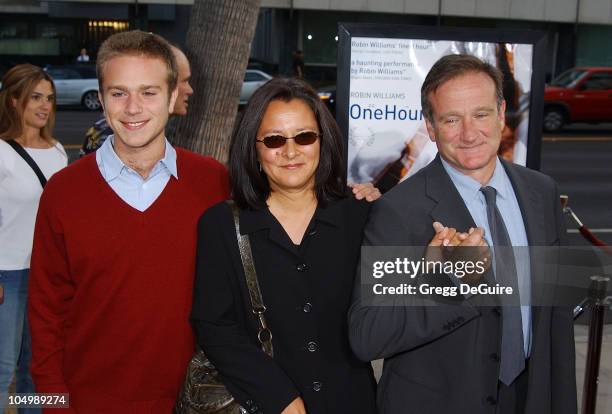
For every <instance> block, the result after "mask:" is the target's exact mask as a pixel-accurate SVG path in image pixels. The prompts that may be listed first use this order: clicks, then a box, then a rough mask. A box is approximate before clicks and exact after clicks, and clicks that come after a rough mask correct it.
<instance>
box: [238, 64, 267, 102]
mask: <svg viewBox="0 0 612 414" xmlns="http://www.w3.org/2000/svg"><path fill="white" fill-rule="evenodd" d="M270 79H272V76H270V75H268V74H267V73H266V72H262V71H260V70H256V69H247V70H246V72H245V73H244V82H243V83H242V89H241V90H240V105H244V104H246V103H247V102H248V101H249V99H250V98H251V95H253V92H255V91H256V90H257V89H258V88H259V87H260V86H261V85H263V84H264V83H266V82H267V81H269V80H270Z"/></svg>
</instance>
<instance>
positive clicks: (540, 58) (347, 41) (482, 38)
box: [336, 22, 547, 170]
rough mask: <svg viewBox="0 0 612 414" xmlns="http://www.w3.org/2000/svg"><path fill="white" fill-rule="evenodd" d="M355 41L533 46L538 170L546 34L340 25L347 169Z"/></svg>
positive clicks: (533, 153) (532, 134)
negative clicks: (416, 41) (421, 41)
mask: <svg viewBox="0 0 612 414" xmlns="http://www.w3.org/2000/svg"><path fill="white" fill-rule="evenodd" d="M353 37H372V38H391V39H423V40H432V41H439V40H448V41H453V40H454V41H463V42H470V41H471V42H489V43H523V44H531V45H532V46H533V58H532V73H531V91H530V96H529V128H528V134H527V159H526V166H527V167H528V168H531V169H534V170H539V169H540V157H541V146H542V118H543V116H542V115H543V110H544V84H545V64H546V62H545V56H546V43H547V42H546V32H543V31H536V30H521V31H518V30H508V29H485V28H462V27H432V26H411V25H400V24H379V23H346V22H340V23H338V58H337V67H338V77H337V88H336V99H337V100H336V120H337V121H338V125H339V126H340V130H341V131H342V133H343V134H344V157H345V158H344V159H345V166H346V164H347V162H348V135H349V134H348V132H349V103H350V96H349V94H350V76H351V39H352V38H353Z"/></svg>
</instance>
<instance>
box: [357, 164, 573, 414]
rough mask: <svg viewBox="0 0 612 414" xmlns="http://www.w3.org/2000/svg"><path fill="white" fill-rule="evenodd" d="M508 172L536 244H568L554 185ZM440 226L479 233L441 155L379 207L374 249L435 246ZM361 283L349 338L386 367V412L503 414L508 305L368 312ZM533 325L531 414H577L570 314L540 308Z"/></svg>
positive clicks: (369, 228) (370, 237)
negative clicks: (499, 412) (500, 396)
mask: <svg viewBox="0 0 612 414" xmlns="http://www.w3.org/2000/svg"><path fill="white" fill-rule="evenodd" d="M503 166H504V168H505V170H506V172H507V174H508V176H509V178H510V181H511V182H512V185H513V188H514V192H515V193H516V197H517V199H518V202H519V205H520V207H521V212H522V216H523V220H524V224H525V230H526V233H527V238H528V241H529V245H530V246H554V245H559V244H562V243H563V239H564V237H565V224H564V220H563V216H562V211H561V205H560V202H559V195H558V192H557V187H556V184H555V183H554V181H553V180H552V179H551V178H549V177H547V176H545V175H543V174H541V173H538V172H535V171H532V170H529V169H527V168H524V167H521V166H517V165H514V164H510V163H506V162H503ZM434 221H439V222H441V223H443V224H444V225H445V226H449V227H455V228H456V229H457V230H458V231H467V229H469V228H470V227H476V225H475V223H474V221H473V219H472V217H471V215H470V213H469V211H468V209H467V207H466V206H465V203H464V202H463V200H462V198H461V196H460V195H459V192H458V191H457V189H456V187H455V186H454V184H453V183H452V181H451V179H450V177H449V176H448V174H447V173H446V171H445V170H444V167H443V166H442V163H441V160H440V158H439V156H438V158H436V159H435V160H434V161H432V162H431V163H430V164H429V165H428V166H427V167H425V168H424V169H423V170H421V171H420V172H419V173H417V174H416V175H415V176H413V177H411V178H410V179H408V180H406V181H405V182H403V183H401V184H399V185H397V186H396V187H395V188H393V189H392V190H391V191H389V192H388V193H387V194H385V195H384V196H383V197H382V198H381V199H380V200H378V201H377V202H376V203H375V204H374V206H373V209H372V211H371V213H370V219H369V222H368V224H367V225H366V229H365V236H364V245H372V246H385V245H386V246H426V245H427V244H428V243H429V242H430V240H431V239H432V237H433V236H434V230H433V227H432V223H433V222H434ZM533 262H534V261H533V260H532V263H531V264H532V275H533V272H534V268H533V265H534V263H533ZM532 279H533V277H532ZM359 284H360V279H359V275H358V277H357V281H356V287H355V297H354V300H353V304H352V306H351V309H350V312H349V330H350V333H349V336H350V340H351V345H352V347H353V350H354V351H355V353H356V355H357V356H358V357H359V358H360V359H363V360H374V359H380V358H384V359H385V362H384V368H383V375H382V378H381V380H380V383H379V385H378V397H377V398H378V408H379V411H380V413H382V414H404V413H471V414H474V413H495V411H496V408H497V407H496V404H497V387H498V372H499V355H500V347H501V311H500V308H499V307H482V306H477V305H474V304H472V303H470V300H467V301H465V302H464V303H463V306H455V305H441V306H435V307H433V306H402V305H405V304H406V302H403V301H405V300H406V299H405V298H401V299H392V300H394V301H397V304H398V306H392V307H390V306H387V307H380V306H379V307H375V306H368V301H367V300H366V299H364V298H363V297H361V296H360V295H361V293H360V286H359ZM411 305H414V303H412V304H411ZM532 319H533V320H532V346H531V355H530V359H529V364H528V372H527V373H526V374H527V375H528V382H529V389H528V394H527V397H526V410H525V413H534V414H535V413H537V414H546V413H551V414H561V413H576V410H577V408H576V405H577V404H576V376H575V365H574V364H575V363H574V359H575V357H574V336H573V320H572V315H571V312H570V309H566V308H557V307H533V308H532Z"/></svg>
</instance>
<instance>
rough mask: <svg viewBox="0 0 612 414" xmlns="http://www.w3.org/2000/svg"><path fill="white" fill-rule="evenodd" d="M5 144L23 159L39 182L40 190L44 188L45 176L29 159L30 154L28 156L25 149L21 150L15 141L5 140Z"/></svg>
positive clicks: (34, 162) (30, 158)
mask: <svg viewBox="0 0 612 414" xmlns="http://www.w3.org/2000/svg"><path fill="white" fill-rule="evenodd" d="M6 143H7V144H9V145H10V146H11V147H13V149H14V150H15V151H16V152H17V154H19V155H20V156H21V158H23V160H24V161H25V162H27V163H28V165H29V166H30V168H31V169H32V170H33V171H34V173H35V174H36V176H37V177H38V181H40V185H41V186H42V188H45V184H47V179H46V178H45V175H44V174H43V172H42V171H41V170H40V168H39V167H38V164H36V161H34V160H33V159H32V157H30V154H28V152H27V151H26V150H25V149H23V147H22V146H21V145H19V143H18V142H17V141H15V140H14V139H7V140H6Z"/></svg>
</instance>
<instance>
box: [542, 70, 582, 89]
mask: <svg viewBox="0 0 612 414" xmlns="http://www.w3.org/2000/svg"><path fill="white" fill-rule="evenodd" d="M585 73H586V71H585V70H576V69H570V70H568V71H567V72H563V73H562V74H561V75H559V77H557V78H556V79H555V80H554V81H552V82H551V84H550V86H560V87H562V88H571V87H572V86H574V85H575V84H576V82H577V81H578V80H579V79H580V78H582V77H583V76H584V74H585Z"/></svg>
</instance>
